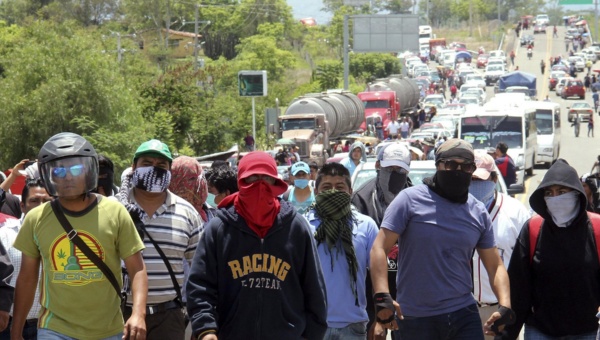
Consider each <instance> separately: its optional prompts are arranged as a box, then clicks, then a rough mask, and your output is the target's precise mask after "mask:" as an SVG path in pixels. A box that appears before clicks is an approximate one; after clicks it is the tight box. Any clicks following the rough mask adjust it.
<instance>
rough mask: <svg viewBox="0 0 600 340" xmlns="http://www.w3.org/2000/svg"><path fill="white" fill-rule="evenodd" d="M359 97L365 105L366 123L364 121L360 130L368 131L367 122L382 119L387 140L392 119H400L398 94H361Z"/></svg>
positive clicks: (377, 92)
mask: <svg viewBox="0 0 600 340" xmlns="http://www.w3.org/2000/svg"><path fill="white" fill-rule="evenodd" d="M357 96H358V98H359V99H360V100H361V101H362V102H363V103H364V105H365V121H363V123H362V124H361V126H360V128H361V129H362V130H363V131H367V122H369V123H371V122H374V121H375V119H377V117H381V119H382V120H383V136H384V138H387V131H385V127H386V126H387V125H388V123H389V122H390V121H392V119H397V118H398V112H399V111H400V104H399V103H398V101H397V100H396V92H394V91H376V92H361V93H359V94H358V95H357Z"/></svg>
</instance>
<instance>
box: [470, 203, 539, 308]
mask: <svg viewBox="0 0 600 340" xmlns="http://www.w3.org/2000/svg"><path fill="white" fill-rule="evenodd" d="M530 217H531V213H530V212H529V210H527V208H525V206H524V205H523V204H521V202H519V201H518V200H516V199H514V198H512V197H510V196H508V195H504V194H500V193H499V194H498V195H497V197H496V202H495V204H494V207H493V208H492V211H491V213H490V218H491V219H492V226H493V229H494V239H495V240H496V246H497V247H498V252H499V253H500V258H502V261H503V262H504V266H505V267H508V262H509V261H510V257H511V255H512V253H513V247H514V245H515V242H516V241H517V238H518V237H519V233H520V232H521V228H523V224H525V222H527V220H528V219H529V218H530ZM473 295H474V296H475V300H477V301H478V302H480V303H489V304H492V303H496V302H498V299H497V298H496V295H495V294H494V292H493V291H492V287H490V279H489V276H488V273H487V271H486V270H485V267H484V266H483V262H481V260H480V259H479V255H478V254H477V252H475V255H474V256H473Z"/></svg>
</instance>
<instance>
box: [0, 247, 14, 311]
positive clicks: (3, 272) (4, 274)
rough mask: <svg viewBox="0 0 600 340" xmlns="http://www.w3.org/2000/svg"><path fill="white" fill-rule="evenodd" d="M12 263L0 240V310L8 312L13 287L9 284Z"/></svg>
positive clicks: (11, 302) (10, 305)
mask: <svg viewBox="0 0 600 340" xmlns="http://www.w3.org/2000/svg"><path fill="white" fill-rule="evenodd" d="M12 275H13V265H12V264H11V263H10V259H9V258H8V254H7V253H6V249H5V248H4V246H3V245H2V242H0V311H3V312H10V307H12V304H13V298H14V291H15V289H14V288H13V287H12V286H11V285H10V279H11V277H12Z"/></svg>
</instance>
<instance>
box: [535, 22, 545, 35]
mask: <svg viewBox="0 0 600 340" xmlns="http://www.w3.org/2000/svg"><path fill="white" fill-rule="evenodd" d="M538 33H544V34H546V25H540V24H536V25H535V26H534V27H533V34H538Z"/></svg>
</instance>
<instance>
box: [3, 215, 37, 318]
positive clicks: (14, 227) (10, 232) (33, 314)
mask: <svg viewBox="0 0 600 340" xmlns="http://www.w3.org/2000/svg"><path fill="white" fill-rule="evenodd" d="M22 222H23V221H22V220H17V219H16V218H15V219H7V220H6V221H5V222H3V223H0V243H2V245H3V246H4V248H5V249H6V252H7V253H8V257H9V258H10V262H11V263H12V265H13V267H14V271H13V275H12V277H11V279H10V285H11V286H13V287H16V286H17V277H18V276H19V272H20V271H21V258H22V254H21V252H20V251H19V250H17V249H16V248H15V247H13V245H14V243H15V240H16V239H17V234H18V233H19V230H20V229H21V223H22ZM13 309H14V305H13V306H11V307H10V315H11V316H12V315H13ZM41 309H42V306H40V288H39V285H38V287H37V288H36V289H35V295H34V298H33V304H32V305H31V309H30V310H29V313H27V320H30V319H37V318H38V315H40V310H41Z"/></svg>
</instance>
